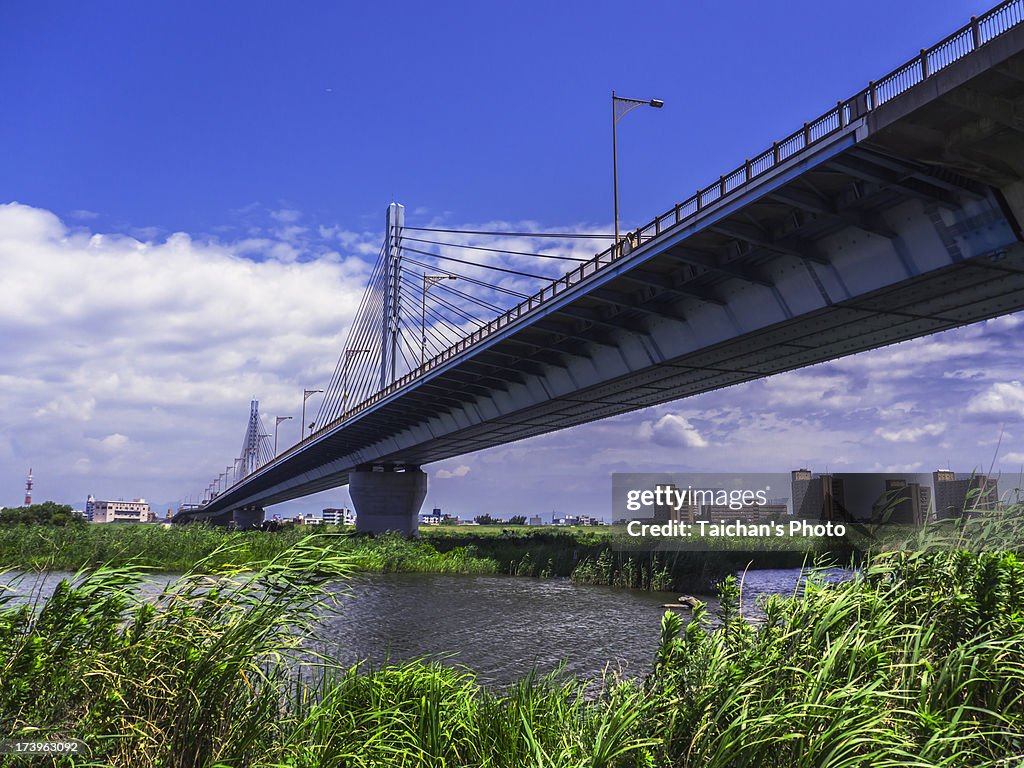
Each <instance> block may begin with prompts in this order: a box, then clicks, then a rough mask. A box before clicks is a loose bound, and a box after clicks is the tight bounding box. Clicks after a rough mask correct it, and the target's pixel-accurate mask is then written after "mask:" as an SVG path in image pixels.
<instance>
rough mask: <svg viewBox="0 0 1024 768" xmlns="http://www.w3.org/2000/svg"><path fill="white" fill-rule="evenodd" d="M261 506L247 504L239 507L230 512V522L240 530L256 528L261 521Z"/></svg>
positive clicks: (262, 514)
mask: <svg viewBox="0 0 1024 768" xmlns="http://www.w3.org/2000/svg"><path fill="white" fill-rule="evenodd" d="M263 517H264V513H263V507H261V506H259V505H257V504H249V505H248V506H245V507H239V508H238V509H236V510H234V511H233V512H232V513H231V523H232V525H234V527H235V528H237V529H238V530H240V531H248V530H251V529H253V528H258V527H259V525H260V523H262V522H263Z"/></svg>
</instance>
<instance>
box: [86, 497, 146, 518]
mask: <svg viewBox="0 0 1024 768" xmlns="http://www.w3.org/2000/svg"><path fill="white" fill-rule="evenodd" d="M89 498H90V499H92V517H91V520H92V522H94V523H155V522H156V514H155V513H154V512H152V511H151V510H150V509H149V504H147V503H146V500H145V499H135V500H133V501H97V500H96V499H93V498H92V496H90V497H89ZM88 510H89V502H86V513H87V514H88Z"/></svg>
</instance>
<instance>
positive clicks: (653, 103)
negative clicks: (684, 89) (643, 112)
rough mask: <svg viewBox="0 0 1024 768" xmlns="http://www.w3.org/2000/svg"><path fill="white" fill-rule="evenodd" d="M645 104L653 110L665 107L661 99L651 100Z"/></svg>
mask: <svg viewBox="0 0 1024 768" xmlns="http://www.w3.org/2000/svg"><path fill="white" fill-rule="evenodd" d="M647 103H648V104H650V105H651V106H652V107H654V108H655V109H661V108H662V107H664V106H665V102H664V101H662V100H661V99H651V100H650V101H649V102H647Z"/></svg>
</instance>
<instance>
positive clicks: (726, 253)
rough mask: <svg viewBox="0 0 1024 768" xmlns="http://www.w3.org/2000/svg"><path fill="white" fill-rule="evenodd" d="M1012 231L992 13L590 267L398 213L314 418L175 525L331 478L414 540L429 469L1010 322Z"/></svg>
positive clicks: (1018, 242)
mask: <svg viewBox="0 0 1024 768" xmlns="http://www.w3.org/2000/svg"><path fill="white" fill-rule="evenodd" d="M1022 230H1024V0H1010V1H1009V2H1004V3H1002V4H1000V5H999V6H997V7H995V8H994V9H993V10H991V11H990V12H988V13H986V14H985V15H983V16H981V17H977V18H972V19H971V22H970V23H969V24H967V25H966V26H964V27H963V28H961V29H960V30H957V31H956V32H954V33H953V34H952V35H950V36H949V37H947V38H946V39H945V40H942V41H941V42H939V43H938V44H936V45H935V46H932V47H931V48H929V49H926V50H922V51H921V52H920V54H919V55H917V56H915V57H914V58H913V59H911V60H910V61H909V62H907V63H906V64H905V65H903V66H901V67H899V68H897V69H896V70H894V71H893V72H891V73H889V74H888V75H886V76H885V77H883V78H881V79H879V80H878V81H872V82H870V83H869V84H868V86H867V87H866V88H865V89H863V90H862V91H860V92H859V93H857V94H855V95H854V96H852V97H851V98H848V99H845V100H843V101H839V102H838V103H836V105H835V106H834V107H832V108H831V109H829V110H828V111H827V112H825V113H824V114H823V115H821V116H819V117H817V118H816V119H814V120H812V121H810V122H808V123H805V124H804V125H803V126H802V127H801V128H800V129H798V130H797V131H795V132H794V133H793V134H791V135H790V136H787V137H785V138H784V139H782V140H781V141H776V142H774V143H773V144H772V145H771V146H770V147H768V148H767V149H766V150H765V151H764V152H762V153H761V154H759V155H757V156H756V157H753V158H751V159H748V160H745V161H744V162H743V163H742V164H741V165H739V166H738V167H737V168H735V169H734V170H732V171H730V172H729V173H727V174H724V175H722V176H721V177H720V178H719V179H718V180H717V181H715V182H714V183H713V184H711V185H710V186H708V187H705V188H703V189H701V190H699V191H697V193H696V194H693V195H691V196H689V197H687V198H686V199H685V200H684V201H683V202H681V203H679V204H677V205H674V206H673V207H672V208H671V209H670V210H668V211H667V212H665V213H664V214H662V215H661V216H658V217H657V218H655V219H654V220H653V221H651V222H650V223H649V224H647V225H645V226H643V227H640V228H638V229H637V230H635V231H633V232H631V233H629V234H628V235H627V236H626V237H624V238H623V239H622V240H621V241H620V242H618V243H612V244H611V245H610V246H609V247H607V248H606V249H604V250H602V251H601V252H600V253H597V254H596V255H593V247H592V244H593V243H594V240H593V239H586V238H592V237H593V236H592V235H586V236H583V237H581V236H580V235H579V233H576V234H572V236H571V237H569V235H570V234H571V233H538V232H527V233H510V232H485V231H473V232H471V231H458V230H450V229H449V230H444V229H438V228H424V227H414V226H410V225H408V224H407V223H406V222H405V216H404V209H403V208H402V207H401V206H400V205H397V204H392V205H391V206H389V208H388V211H387V217H386V227H385V237H384V240H383V243H382V245H381V248H380V252H379V255H378V259H377V261H376V263H375V265H374V268H373V271H372V273H371V275H370V279H369V285H368V287H367V290H366V293H365V295H364V297H363V300H362V304H361V306H360V307H359V310H358V312H357V314H356V317H355V320H354V322H353V325H352V328H351V331H350V334H349V337H348V340H347V343H346V345H345V348H344V349H343V350H342V351H341V356H340V358H339V361H338V365H337V368H336V371H335V374H334V377H333V379H332V380H331V382H330V383H329V384H328V385H326V391H325V395H324V398H323V401H322V405H321V407H320V409H319V412H318V413H317V414H316V415H315V417H314V418H313V425H312V428H311V429H309V428H308V427H309V425H303V432H302V433H303V435H304V437H303V439H302V440H301V442H300V443H299V444H297V445H295V446H293V447H291V448H290V449H288V450H287V451H285V452H284V453H282V454H281V455H280V456H276V457H268V456H266V455H265V454H264V455H262V456H260V455H258V454H259V451H258V450H257V451H256V452H255V453H253V449H252V446H253V445H256V446H257V447H259V446H260V445H262V444H263V443H264V442H266V436H267V435H268V434H269V431H268V430H267V429H266V427H265V425H262V422H261V420H260V419H259V417H258V414H256V413H255V411H253V414H255V415H253V414H251V415H250V422H249V428H248V429H247V431H246V441H245V443H244V445H243V456H241V457H239V458H237V459H235V460H234V464H233V465H231V464H229V465H228V467H227V469H226V470H225V472H224V473H221V474H220V475H219V476H218V478H217V479H216V480H215V481H214V482H213V483H211V485H210V486H208V488H207V490H206V492H205V493H204V495H203V499H202V502H201V504H199V505H197V506H196V507H194V508H190V509H187V510H183V511H182V512H181V513H180V514H179V515H178V516H177V518H176V519H177V520H179V521H189V520H196V519H207V520H212V521H215V522H227V521H230V520H235V521H236V522H237V523H238V524H240V525H242V526H247V525H251V524H252V523H253V522H255V521H258V520H261V519H262V516H263V509H264V507H265V506H267V505H270V504H274V503H278V502H281V501H286V500H289V499H294V498H298V497H300V496H304V495H307V494H309V493H314V492H317V491H322V490H325V489H328V488H333V487H337V486H340V485H344V484H346V483H347V484H348V485H349V487H350V492H351V495H352V498H353V502H354V504H355V506H356V509H357V512H358V513H359V517H358V520H359V528H360V529H362V530H370V531H373V530H387V529H395V530H401V531H405V532H412V531H414V530H415V527H416V513H417V512H418V510H419V506H420V504H421V503H422V500H423V498H424V494H425V492H426V475H425V474H424V473H423V472H422V471H421V470H420V466H421V465H423V464H427V463H429V462H433V461H437V460H440V459H444V458H448V457H452V456H457V455H459V454H462V453H467V452H470V451H476V450H479V449H481V448H486V447H490V446H494V445H498V444H502V443H506V442H510V441H514V440H519V439H522V438H525V437H530V436H532V435H538V434H542V433H545V432H550V431H554V430H558V429H562V428H565V427H570V426H574V425H578V424H582V423H585V422H588V421H593V420H596V419H601V418H605V417H607V416H613V415H616V414H620V413H624V412H627V411H631V410H635V409H639V408H644V407H647V406H649V405H654V404H657V403H664V402H667V401H670V400H674V399H677V398H681V397H686V396H688V395H694V394H698V393H701V392H707V391H710V390H713V389H717V388H720V387H725V386H728V385H730V384H735V383H739V382H743V381H748V380H751V379H755V378H758V377H762V376H767V375H770V374H772V373H777V372H780V371H786V370H791V369H794V368H799V367H801V366H805V365H810V364H812V363H816V362H820V361H824V360H830V359H834V358H837V357H841V356H843V355H848V354H852V353H855V352H859V351H862V350H866V349H871V348H875V347H879V346H883V345H886V344H891V343H893V342H897V341H902V340H905V339H910V338H914V337H918V336H922V335H926V334H929V333H934V332H937V331H941V330H944V329H947V328H952V327H955V326H958V325H963V324H966V323H971V322H975V321H977V320H981V319H985V318H990V317H995V316H997V315H1001V314H1004V313H1008V312H1013V311H1016V310H1019V309H1022V308H1024V242H1022V240H1024V234H1022ZM594 236H596V233H595V235H594ZM488 243H489V244H488ZM514 243H521V245H519V246H516V245H515V244H514ZM538 243H543V244H544V245H543V246H541V245H538ZM586 243H590V244H591V247H590V248H589V249H588V247H587V246H586V245H585V244H586ZM566 266H568V267H569V268H568V270H567V271H566ZM254 408H255V406H254ZM246 446H248V447H246ZM246 451H249V453H248V454H246V453H245V452H246ZM253 456H255V458H252V457H253Z"/></svg>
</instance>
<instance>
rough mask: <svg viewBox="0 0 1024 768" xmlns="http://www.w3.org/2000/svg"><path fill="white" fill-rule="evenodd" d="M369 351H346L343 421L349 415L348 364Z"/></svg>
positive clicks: (342, 398) (342, 372) (342, 400)
mask: <svg viewBox="0 0 1024 768" xmlns="http://www.w3.org/2000/svg"><path fill="white" fill-rule="evenodd" d="M369 351H370V350H368V349H346V350H345V363H344V365H342V367H341V418H342V420H344V419H345V417H346V416H347V415H348V363H349V360H351V359H352V358H353V357H354V356H356V355H361V354H363V353H364V352H367V353H368V352H369Z"/></svg>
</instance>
